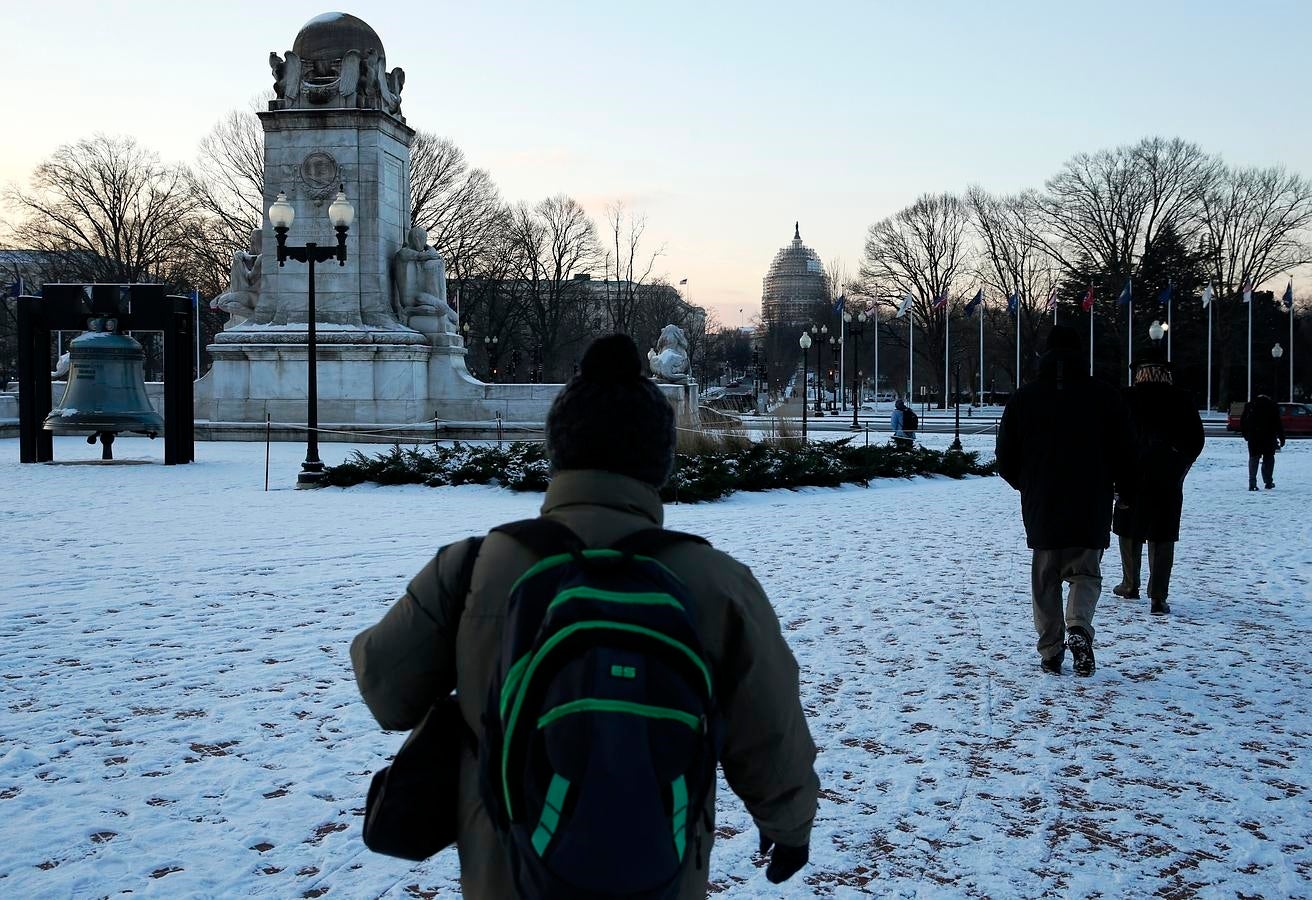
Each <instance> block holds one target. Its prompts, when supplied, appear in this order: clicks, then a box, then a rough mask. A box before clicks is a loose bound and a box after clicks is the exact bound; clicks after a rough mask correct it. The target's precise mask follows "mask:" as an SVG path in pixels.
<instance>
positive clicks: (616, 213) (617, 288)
mask: <svg viewBox="0 0 1312 900" xmlns="http://www.w3.org/2000/svg"><path fill="white" fill-rule="evenodd" d="M606 221H607V224H608V225H609V228H608V231H607V237H608V239H609V241H608V242H609V243H610V247H609V248H608V249H607V251H606V278H607V280H608V281H609V280H611V276H612V275H614V276H615V277H614V279H613V284H612V285H610V286H608V287H607V290H606V292H605V295H604V300H603V302H604V304H605V307H606V313H607V315H608V316H609V317H610V327H611V330H612V331H614V332H615V333H617V334H621V333H623V334H627V333H628V332H629V331H630V329H631V328H632V325H633V322H632V320H633V316H634V307H635V306H636V305H637V303H638V301H639V298H640V297H641V296H642V294H643V292H642V286H643V285H644V284H646V282H647V280H648V279H649V278H650V277H651V273H652V270H653V269H654V268H655V267H656V260H657V259H658V258H659V257H660V256H662V255H663V254H664V253H665V247H664V245H662V246H660V247H658V248H656V250H654V251H652V253H650V254H648V253H646V251H645V250H644V249H643V248H642V236H643V233H644V232H645V231H646V230H647V217H646V216H642V215H632V214H630V213H628V212H627V211H626V210H625V208H624V204H623V203H612V204H611V205H609V206H607V207H606Z"/></svg>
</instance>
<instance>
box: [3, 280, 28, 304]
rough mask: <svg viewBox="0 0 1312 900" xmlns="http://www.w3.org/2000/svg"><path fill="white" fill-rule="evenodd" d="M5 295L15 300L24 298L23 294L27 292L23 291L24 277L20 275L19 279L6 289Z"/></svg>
mask: <svg viewBox="0 0 1312 900" xmlns="http://www.w3.org/2000/svg"><path fill="white" fill-rule="evenodd" d="M5 293H6V294H8V295H9V296H10V297H13V298H14V299H15V300H17V299H18V298H19V297H21V296H23V294H24V293H26V291H24V290H23V276H22V275H19V276H18V279H17V280H16V281H14V283H13V284H11V285H9V286H7V287H6V288H5Z"/></svg>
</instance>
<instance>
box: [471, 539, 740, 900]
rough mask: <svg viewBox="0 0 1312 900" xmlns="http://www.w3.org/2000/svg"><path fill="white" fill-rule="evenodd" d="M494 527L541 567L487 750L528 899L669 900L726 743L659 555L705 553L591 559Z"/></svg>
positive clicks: (683, 604)
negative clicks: (719, 733) (721, 742)
mask: <svg viewBox="0 0 1312 900" xmlns="http://www.w3.org/2000/svg"><path fill="white" fill-rule="evenodd" d="M494 530H495V531H499V532H502V533H503V534H506V535H508V536H510V537H512V538H514V539H515V540H516V541H518V542H520V543H521V544H523V545H524V546H526V547H528V548H529V549H530V550H531V551H533V553H534V554H535V555H537V556H539V557H541V559H540V560H539V561H538V562H537V564H535V565H534V566H533V567H532V568H530V569H529V570H528V571H526V572H525V573H524V574H523V575H522V576H521V577H520V578H519V580H518V581H516V582H515V584H514V586H513V588H512V589H511V592H510V598H509V604H508V606H507V611H506V621H505V627H504V629H503V637H502V644H501V649H500V657H499V660H498V663H497V668H496V677H495V678H494V680H493V685H492V690H491V693H490V695H489V697H488V705H487V709H486V712H485V713H484V729H483V732H484V736H483V743H482V745H481V747H480V750H479V760H480V768H481V789H482V792H483V800H484V803H485V805H486V806H487V809H488V811H489V812H490V813H491V815H492V818H493V821H494V822H495V824H496V825H497V828H498V831H499V832H500V834H501V835H502V839H503V842H504V844H505V845H506V848H507V850H508V852H509V855H510V860H511V864H512V868H513V869H514V873H515V882H516V885H517V887H518V889H519V891H520V894H521V895H522V896H528V897H542V898H555V897H562V898H564V897H568V898H589V897H632V898H639V897H642V898H647V897H651V898H658V897H669V896H674V894H675V893H676V892H677V889H678V884H679V880H680V874H681V873H682V871H683V867H684V862H685V859H686V857H687V855H688V854H690V853H691V854H694V855H695V854H698V853H699V847H700V837H699V833H698V830H697V829H698V828H699V827H700V825H701V821H700V820H701V817H702V811H703V809H704V807H705V801H706V797H707V794H708V792H709V791H710V789H711V786H712V784H713V782H714V778H715V766H716V761H717V756H718V753H717V744H718V742H717V739H716V734H717V728H716V724H715V723H716V715H715V707H714V697H715V692H714V683H713V678H712V675H711V668H710V664H709V663H708V661H707V658H706V654H705V652H704V651H703V648H702V644H701V641H700V640H699V639H698V636H697V630H696V627H695V625H694V617H693V603H694V598H693V597H692V596H691V595H690V594H689V592H688V590H687V588H686V587H685V586H684V585H683V583H682V582H681V581H680V580H679V578H678V577H677V576H676V575H675V574H674V573H673V572H671V571H670V570H669V569H667V568H666V567H665V566H664V565H662V564H661V563H660V562H658V561H657V560H656V559H655V558H654V556H655V554H657V553H658V552H659V551H660V550H661V549H663V548H665V547H669V546H670V545H672V544H675V543H679V542H685V541H696V542H700V543H706V542H705V541H704V540H702V539H701V538H699V537H696V536H694V535H688V534H681V533H679V532H675V531H666V530H663V529H660V528H652V529H649V530H644V531H640V532H638V533H636V534H633V535H630V536H629V537H627V538H625V539H624V540H622V541H620V542H619V543H617V544H615V545H614V546H612V547H608V548H597V549H588V548H587V547H585V545H584V544H583V542H582V541H581V540H580V539H579V538H578V536H577V535H575V534H574V532H573V531H571V530H570V529H569V528H567V527H565V526H564V525H562V524H560V523H559V522H555V521H553V520H550V519H545V518H540V519H531V520H526V521H523V522H515V523H511V524H509V525H503V526H501V527H500V528H497V529H494ZM694 858H695V859H696V858H697V857H696V856H694Z"/></svg>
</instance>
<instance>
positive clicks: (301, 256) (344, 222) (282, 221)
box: [269, 186, 355, 488]
mask: <svg viewBox="0 0 1312 900" xmlns="http://www.w3.org/2000/svg"><path fill="white" fill-rule="evenodd" d="M344 188H345V186H343V190H339V191H338V192H337V197H336V199H334V200H333V202H332V203H331V204H329V206H328V221H330V222H332V224H333V228H335V229H336V230H337V246H335V247H320V246H319V245H318V244H316V243H312V242H311V243H306V244H305V245H304V246H302V247H289V246H288V245H287V231H288V229H290V228H291V226H292V222H293V220H295V218H296V210H295V209H293V208H292V205H291V203H289V202H287V194H286V193H285V192H282V191H279V192H278V197H277V199H276V200H274V201H273V205H272V206H270V207H269V221H270V222H272V223H273V231H274V233H275V234H276V235H277V237H278V265H279V266H282V265H284V264H285V263H286V262H287V260H289V259H294V260H296V261H297V262H303V263H306V264H307V265H308V266H309V292H308V295H307V303H308V306H307V308H306V315H305V320H306V327H307V334H306V340H305V356H306V373H305V397H306V406H307V410H306V416H305V420H306V421H305V425H306V437H305V462H303V463H301V471H300V473H299V474H298V475H297V476H296V486H297V487H298V488H312V487H320V486H321V485H322V484H323V479H324V466H323V461H322V460H321V459H319V374H318V352H319V344H318V337H317V335H316V333H315V309H314V264H315V263H321V262H327V261H328V260H330V259H335V260H337V264H338V265H339V266H344V265H346V232H347V229H349V228H350V227H351V222H352V220H353V219H354V218H355V207H353V206H351V204H350V202H349V201H348V200H347V199H346V192H345V189H344Z"/></svg>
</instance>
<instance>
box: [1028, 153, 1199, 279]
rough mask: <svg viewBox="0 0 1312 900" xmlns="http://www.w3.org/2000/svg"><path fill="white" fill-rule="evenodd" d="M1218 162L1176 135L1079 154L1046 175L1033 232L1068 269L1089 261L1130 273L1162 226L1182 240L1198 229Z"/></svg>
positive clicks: (1118, 272)
mask: <svg viewBox="0 0 1312 900" xmlns="http://www.w3.org/2000/svg"><path fill="white" fill-rule="evenodd" d="M1218 167H1219V162H1218V160H1217V159H1216V158H1215V157H1213V156H1211V155H1209V154H1207V153H1204V152H1203V150H1202V149H1201V148H1200V147H1199V146H1198V145H1197V144H1192V143H1189V142H1188V141H1184V140H1181V139H1180V138H1171V139H1167V138H1160V137H1151V138H1144V139H1143V140H1142V141H1140V142H1139V143H1137V144H1135V145H1133V146H1122V147H1117V148H1116V149H1114V150H1100V151H1098V152H1096V153H1092V154H1090V153H1080V154H1077V155H1075V156H1074V157H1072V158H1071V159H1069V160H1068V161H1067V162H1066V163H1065V165H1063V166H1062V170H1061V171H1060V172H1058V173H1057V174H1056V175H1054V176H1053V177H1052V178H1050V179H1048V182H1047V185H1046V190H1045V191H1044V193H1043V194H1042V195H1040V198H1039V201H1040V202H1039V203H1038V205H1037V207H1036V212H1037V213H1038V220H1039V223H1041V227H1039V228H1037V229H1036V234H1038V235H1039V236H1040V237H1041V238H1042V239H1043V240H1044V242H1045V245H1046V246H1047V249H1048V251H1049V252H1050V253H1051V255H1052V256H1053V257H1054V258H1056V259H1058V260H1060V261H1061V262H1062V264H1063V265H1064V266H1065V267H1066V268H1067V269H1071V270H1073V269H1075V268H1076V266H1077V265H1078V261H1079V260H1081V259H1088V260H1092V261H1093V263H1094V265H1095V266H1097V267H1098V268H1099V269H1101V270H1103V271H1104V272H1106V273H1108V274H1109V275H1111V276H1112V277H1113V278H1120V277H1124V276H1129V275H1132V274H1134V272H1135V268H1136V266H1137V264H1138V261H1139V260H1140V259H1141V258H1142V257H1143V256H1144V255H1145V254H1146V253H1148V252H1150V251H1151V249H1152V247H1153V245H1154V243H1155V241H1156V240H1157V239H1158V238H1159V236H1160V235H1161V234H1162V232H1163V230H1164V229H1173V230H1174V232H1175V233H1176V234H1177V235H1179V236H1181V237H1183V238H1186V239H1187V238H1189V237H1190V236H1192V235H1194V234H1195V233H1196V232H1197V229H1198V226H1199V214H1200V212H1201V208H1202V202H1203V196H1204V194H1205V193H1206V192H1207V190H1208V189H1209V187H1210V185H1211V184H1212V183H1213V181H1214V180H1215V179H1216V176H1217V172H1218Z"/></svg>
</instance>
